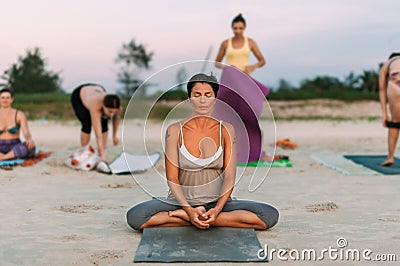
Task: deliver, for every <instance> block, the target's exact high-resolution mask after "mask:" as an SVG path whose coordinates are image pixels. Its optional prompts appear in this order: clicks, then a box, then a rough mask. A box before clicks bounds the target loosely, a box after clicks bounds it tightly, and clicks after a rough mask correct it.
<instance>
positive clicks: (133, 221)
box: [126, 204, 146, 230]
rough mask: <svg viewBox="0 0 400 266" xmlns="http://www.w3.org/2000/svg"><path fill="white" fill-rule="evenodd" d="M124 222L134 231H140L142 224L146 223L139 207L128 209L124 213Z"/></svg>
mask: <svg viewBox="0 0 400 266" xmlns="http://www.w3.org/2000/svg"><path fill="white" fill-rule="evenodd" d="M126 221H127V223H128V225H129V226H130V227H131V228H132V229H135V230H140V227H141V226H142V224H144V223H145V222H146V219H145V217H144V213H143V210H142V208H141V206H140V204H139V205H136V206H134V207H132V208H130V209H129V210H128V211H127V213H126Z"/></svg>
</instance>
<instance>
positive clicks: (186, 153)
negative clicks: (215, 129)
mask: <svg viewBox="0 0 400 266" xmlns="http://www.w3.org/2000/svg"><path fill="white" fill-rule="evenodd" d="M179 126H180V130H181V138H182V145H181V146H180V147H179V151H180V152H181V154H182V155H183V156H185V158H186V159H188V160H189V161H191V162H193V163H194V164H196V165H199V166H206V165H209V164H211V163H212V162H214V161H215V160H217V159H218V158H219V157H220V156H221V154H222V152H223V149H222V121H219V147H218V149H217V151H216V152H215V153H214V155H213V156H210V157H208V158H197V157H195V156H193V155H192V154H191V153H190V152H189V151H188V150H187V148H186V146H185V142H184V141H183V131H182V124H181V123H180V122H179Z"/></svg>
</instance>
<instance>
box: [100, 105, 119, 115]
mask: <svg viewBox="0 0 400 266" xmlns="http://www.w3.org/2000/svg"><path fill="white" fill-rule="evenodd" d="M118 111H119V109H118V108H110V107H105V106H104V107H103V115H105V116H107V117H110V118H111V117H114V115H116V114H117V113H118Z"/></svg>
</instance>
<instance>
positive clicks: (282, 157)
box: [262, 155, 289, 162]
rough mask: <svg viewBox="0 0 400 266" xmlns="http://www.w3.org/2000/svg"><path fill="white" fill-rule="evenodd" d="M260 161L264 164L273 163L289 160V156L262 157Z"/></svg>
mask: <svg viewBox="0 0 400 266" xmlns="http://www.w3.org/2000/svg"><path fill="white" fill-rule="evenodd" d="M262 160H263V161H264V162H273V161H278V160H289V156H286V155H274V156H271V155H265V156H264V157H262Z"/></svg>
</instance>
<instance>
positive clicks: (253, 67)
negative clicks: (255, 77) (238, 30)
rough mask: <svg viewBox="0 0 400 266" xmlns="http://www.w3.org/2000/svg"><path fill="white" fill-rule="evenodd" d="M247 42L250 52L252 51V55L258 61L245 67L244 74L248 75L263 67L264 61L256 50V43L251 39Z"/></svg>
mask: <svg viewBox="0 0 400 266" xmlns="http://www.w3.org/2000/svg"><path fill="white" fill-rule="evenodd" d="M248 41H249V46H250V50H251V51H252V53H253V54H254V56H255V57H256V58H257V60H258V61H257V63H255V64H253V65H249V66H247V67H246V69H245V73H246V74H248V75H250V74H251V73H253V72H254V70H256V69H257V68H259V67H262V66H264V65H265V59H264V56H263V55H262V53H261V51H260V49H259V48H258V45H257V43H256V42H255V41H254V40H253V39H250V38H249V39H248Z"/></svg>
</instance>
